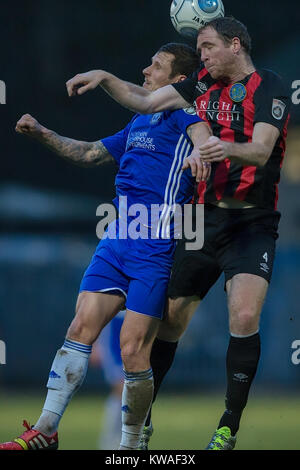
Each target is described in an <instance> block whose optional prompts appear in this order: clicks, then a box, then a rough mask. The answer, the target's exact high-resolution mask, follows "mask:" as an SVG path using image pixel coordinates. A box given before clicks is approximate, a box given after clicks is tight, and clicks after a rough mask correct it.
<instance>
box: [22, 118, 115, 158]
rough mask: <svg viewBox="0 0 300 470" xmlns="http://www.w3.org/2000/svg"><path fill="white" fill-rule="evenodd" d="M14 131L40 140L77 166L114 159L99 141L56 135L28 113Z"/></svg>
mask: <svg viewBox="0 0 300 470" xmlns="http://www.w3.org/2000/svg"><path fill="white" fill-rule="evenodd" d="M16 131H17V132H19V133H20V134H24V135H28V136H30V137H33V138H34V139H36V140H38V141H39V142H41V143H42V144H43V145H45V146H46V147H47V148H48V149H50V150H52V151H53V152H55V153H56V154H57V155H59V156H60V157H63V158H65V159H66V160H69V161H71V162H72V163H75V164H76V165H79V166H86V167H87V166H97V165H101V164H102V163H105V162H109V161H114V159H113V157H112V155H111V154H110V153H109V152H108V151H107V149H106V147H105V146H104V145H103V144H102V142H101V141H97V142H83V141H79V140H74V139H69V138H68V137H63V136H60V135H58V134H57V133H56V132H54V131H51V130H49V129H47V128H46V127H44V126H42V125H41V124H40V123H39V122H38V121H37V120H36V119H34V118H33V117H32V116H30V114H25V115H24V116H22V117H21V119H20V120H19V121H18V122H17V125H16Z"/></svg>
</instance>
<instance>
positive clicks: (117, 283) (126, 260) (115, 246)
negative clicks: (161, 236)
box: [80, 238, 175, 319]
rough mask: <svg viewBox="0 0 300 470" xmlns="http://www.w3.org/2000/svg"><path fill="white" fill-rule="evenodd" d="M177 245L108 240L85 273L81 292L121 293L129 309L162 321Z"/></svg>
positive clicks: (154, 241)
mask: <svg viewBox="0 0 300 470" xmlns="http://www.w3.org/2000/svg"><path fill="white" fill-rule="evenodd" d="M174 250H175V243H174V242H173V241H172V240H171V241H170V240H151V239H150V240H143V239H137V240H131V239H125V240H120V239H119V238H116V239H109V238H105V239H102V240H101V242H100V243H99V245H98V247H97V249H96V252H95V254H94V256H93V258H92V260H91V263H90V265H89V266H88V268H87V270H86V272H85V273H84V276H83V279H82V281H81V285H80V292H82V291H89V292H107V293H109V292H111V293H112V292H116V291H118V292H121V293H122V294H123V295H124V296H125V298H126V304H125V305H126V308H127V309H129V310H132V311H134V312H137V313H142V314H144V315H149V316H151V317H155V318H158V319H162V317H163V314H164V309H165V303H166V297H167V288H168V283H169V279H170V273H171V267H172V263H173V256H174Z"/></svg>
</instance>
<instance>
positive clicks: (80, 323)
mask: <svg viewBox="0 0 300 470" xmlns="http://www.w3.org/2000/svg"><path fill="white" fill-rule="evenodd" d="M124 300H125V298H124V296H123V295H122V294H118V293H115V294H104V293H101V292H87V291H82V292H80V294H79V296H78V299H77V304H76V314H75V317H74V319H73V321H72V323H71V325H70V328H69V330H68V333H67V337H69V338H70V339H74V340H76V339H78V340H80V341H82V342H84V341H85V342H88V343H92V342H94V341H95V339H96V338H97V337H98V336H99V333H100V332H101V330H102V329H103V328H104V326H105V325H106V324H107V323H108V322H109V321H110V320H111V319H112V318H113V317H114V316H115V315H116V314H117V313H118V312H119V311H120V310H121V309H122V307H123V306H124Z"/></svg>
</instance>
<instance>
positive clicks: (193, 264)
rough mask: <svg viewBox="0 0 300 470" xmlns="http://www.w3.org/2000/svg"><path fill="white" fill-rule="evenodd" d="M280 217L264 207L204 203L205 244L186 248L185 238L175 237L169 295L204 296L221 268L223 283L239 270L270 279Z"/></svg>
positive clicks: (219, 273) (172, 296) (216, 278)
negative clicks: (244, 207)
mask: <svg viewBox="0 0 300 470" xmlns="http://www.w3.org/2000/svg"><path fill="white" fill-rule="evenodd" d="M194 212H195V211H194ZM193 217H195V215H193ZM279 220H280V213H279V212H271V211H269V210H266V209H261V208H249V209H221V208H219V207H217V206H214V205H213V204H206V205H205V208H204V245H203V247H202V249H201V250H198V251H188V250H186V247H185V245H186V242H187V240H186V239H184V238H183V239H182V240H178V243H177V247H176V251H175V259H174V264H173V268H172V274H171V279H170V283H169V289H168V295H169V297H171V298H174V297H187V296H192V295H196V296H198V297H199V298H200V299H203V298H204V297H205V295H206V294H207V292H208V291H209V289H210V288H211V287H212V286H213V285H214V284H215V282H216V281H217V280H218V278H219V276H220V275H221V273H222V272H224V274H225V284H226V282H227V281H228V280H230V279H231V278H232V277H233V276H234V275H236V274H240V273H248V274H256V275H257V276H260V277H263V278H264V279H266V280H267V281H268V282H270V280H271V275H272V270H273V262H274V257H275V244H276V239H277V238H278V233H277V230H278V223H279Z"/></svg>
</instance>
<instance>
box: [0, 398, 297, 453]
mask: <svg viewBox="0 0 300 470" xmlns="http://www.w3.org/2000/svg"><path fill="white" fill-rule="evenodd" d="M43 401H44V397H43V396H41V397H37V396H35V395H34V396H33V395H30V396H26V395H12V394H11V393H9V394H8V393H1V394H0V403H1V405H0V409H1V411H0V415H1V419H0V442H3V441H7V440H10V439H11V438H15V437H17V436H18V435H20V434H21V433H22V432H23V430H25V428H23V427H22V422H23V419H26V420H27V421H29V422H30V423H31V424H33V423H34V422H35V421H36V419H37V418H38V416H39V414H40V410H41V408H42V405H43ZM104 402H105V397H103V396H101V395H99V396H96V395H92V396H86V395H82V394H77V396H75V398H74V399H73V400H72V402H71V404H70V405H69V407H68V409H67V411H66V413H65V416H64V418H63V419H62V422H61V426H60V433H59V435H60V440H59V447H60V449H61V450H63V449H66V450H71V449H77V450H96V449H97V441H98V436H99V432H100V430H101V419H102V416H103V411H104ZM223 406H224V405H223V397H222V396H220V395H216V396H212V395H211V394H207V395H192V394H190V395H187V394H186V395H178V396H177V395H176V396H170V395H161V396H160V397H159V398H158V400H157V403H156V404H155V406H154V410H153V422H154V428H155V431H154V434H153V436H152V438H151V441H150V449H153V450H161V449H167V450H170V449H177V450H195V449H200V450H201V449H204V448H205V446H206V445H207V443H208V442H209V440H210V438H211V436H212V434H213V432H214V430H215V427H216V425H217V423H218V420H219V418H220V416H221V414H222V412H223ZM299 416H300V398H298V397H296V396H281V397H278V398H274V397H272V398H267V397H266V396H253V395H252V397H250V399H249V403H248V406H247V408H246V410H245V412H244V416H243V418H242V423H241V428H240V431H239V433H238V441H237V445H236V449H237V450H238V449H240V450H264V449H265V450H299V449H300V441H299V435H300V421H299Z"/></svg>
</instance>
